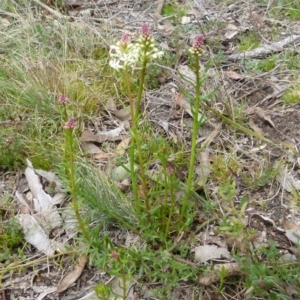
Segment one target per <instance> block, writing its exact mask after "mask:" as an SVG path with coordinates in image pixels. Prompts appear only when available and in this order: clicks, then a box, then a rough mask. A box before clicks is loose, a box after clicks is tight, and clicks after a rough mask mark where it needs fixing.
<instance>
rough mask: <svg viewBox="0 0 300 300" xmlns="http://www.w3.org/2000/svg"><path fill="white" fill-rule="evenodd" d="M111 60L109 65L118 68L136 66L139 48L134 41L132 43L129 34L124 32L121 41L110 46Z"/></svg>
mask: <svg viewBox="0 0 300 300" xmlns="http://www.w3.org/2000/svg"><path fill="white" fill-rule="evenodd" d="M109 54H110V57H111V60H110V62H109V65H110V66H111V67H112V68H114V69H116V70H119V69H123V68H125V67H132V68H133V67H135V65H136V63H137V61H138V55H139V49H138V48H137V47H136V46H135V45H134V44H132V43H130V40H129V37H128V35H127V34H124V35H123V36H122V38H121V41H119V42H117V44H116V45H112V46H110V52H109Z"/></svg>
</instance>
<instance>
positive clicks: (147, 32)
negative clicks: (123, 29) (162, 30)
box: [141, 23, 152, 38]
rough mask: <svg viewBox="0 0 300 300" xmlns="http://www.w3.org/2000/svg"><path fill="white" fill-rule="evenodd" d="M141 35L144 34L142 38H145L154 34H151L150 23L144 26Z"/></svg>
mask: <svg viewBox="0 0 300 300" xmlns="http://www.w3.org/2000/svg"><path fill="white" fill-rule="evenodd" d="M141 33H142V36H143V37H144V38H149V37H151V35H152V33H151V29H150V26H149V24H148V23H144V24H143V26H142V29H141Z"/></svg>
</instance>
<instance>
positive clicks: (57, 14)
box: [32, 0, 71, 20]
mask: <svg viewBox="0 0 300 300" xmlns="http://www.w3.org/2000/svg"><path fill="white" fill-rule="evenodd" d="M32 1H33V2H34V3H35V4H37V5H39V6H41V7H42V8H43V9H45V10H47V11H48V12H49V13H51V14H52V15H54V16H55V17H57V18H61V19H67V20H69V19H71V18H70V17H68V16H64V15H62V14H61V13H59V12H58V11H56V10H55V9H52V8H51V7H49V6H47V5H46V4H44V3H42V2H40V1H39V0H32Z"/></svg>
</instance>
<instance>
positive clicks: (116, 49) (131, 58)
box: [109, 24, 164, 70]
mask: <svg viewBox="0 0 300 300" xmlns="http://www.w3.org/2000/svg"><path fill="white" fill-rule="evenodd" d="M109 53H110V57H111V60H110V62H109V65H110V66H111V67H112V68H114V69H116V70H120V69H124V68H126V67H130V68H132V69H134V68H135V66H136V64H137V62H138V61H141V62H144V61H147V62H148V61H149V60H151V59H157V58H159V57H161V56H162V55H163V54H164V53H163V51H159V50H158V49H157V48H156V47H155V41H154V38H153V37H152V34H151V30H150V27H149V25H148V24H144V25H143V27H142V30H141V36H140V38H139V40H138V41H137V43H136V44H133V43H131V42H130V39H129V36H128V35H127V34H124V35H123V36H122V38H121V40H120V41H119V42H117V43H116V45H113V46H110V52H109Z"/></svg>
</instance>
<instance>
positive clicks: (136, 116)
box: [133, 59, 150, 222]
mask: <svg viewBox="0 0 300 300" xmlns="http://www.w3.org/2000/svg"><path fill="white" fill-rule="evenodd" d="M147 63H148V60H147V59H144V61H143V64H142V71H141V79H140V85H139V89H138V94H137V102H136V107H135V114H134V119H133V135H134V136H133V138H134V139H135V141H136V146H137V153H138V159H139V164H140V172H141V182H142V189H143V197H144V200H145V207H146V213H147V219H148V222H150V204H149V198H148V188H147V179H146V176H145V169H144V163H143V156H142V149H141V148H142V147H141V140H140V138H139V135H138V134H137V128H138V120H139V118H140V108H141V100H142V94H143V90H144V82H145V76H146V68H147Z"/></svg>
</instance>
